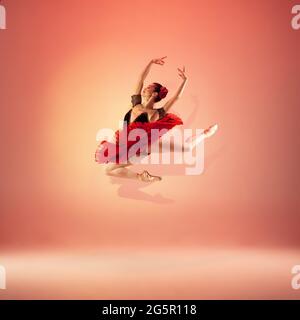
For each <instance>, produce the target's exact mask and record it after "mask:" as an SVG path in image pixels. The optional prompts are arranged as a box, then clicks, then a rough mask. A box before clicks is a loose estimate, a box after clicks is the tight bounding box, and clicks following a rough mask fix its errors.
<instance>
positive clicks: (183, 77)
mask: <svg viewBox="0 0 300 320" xmlns="http://www.w3.org/2000/svg"><path fill="white" fill-rule="evenodd" d="M177 70H178V74H179V76H180V78H181V79H183V80H187V76H186V75H185V67H184V66H183V69H182V70H180V69H179V68H177Z"/></svg>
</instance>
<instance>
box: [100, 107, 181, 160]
mask: <svg viewBox="0 0 300 320" xmlns="http://www.w3.org/2000/svg"><path fill="white" fill-rule="evenodd" d="M181 124H183V122H182V120H181V119H180V118H179V117H178V116H176V115H175V114H173V113H166V115H165V116H164V117H163V118H161V119H159V120H157V121H154V122H132V123H130V124H129V125H127V126H126V128H123V129H122V130H118V131H116V132H115V135H114V141H113V142H109V141H107V140H102V141H101V142H100V143H99V145H98V147H97V149H96V152H95V161H96V162H97V163H109V162H110V163H118V164H119V163H127V162H128V161H129V160H130V158H131V156H133V155H137V156H140V155H141V154H145V153H146V154H148V155H149V154H150V151H148V150H149V149H150V148H149V147H150V146H151V144H152V143H153V142H155V141H157V140H158V139H159V138H160V137H161V136H162V135H164V134H165V133H167V132H168V131H169V130H171V129H172V128H173V127H175V126H176V125H181ZM134 129H143V130H134ZM153 129H157V130H153ZM133 130H134V131H133ZM136 136H138V138H137V139H134V138H135V137H136ZM134 145H135V146H134Z"/></svg>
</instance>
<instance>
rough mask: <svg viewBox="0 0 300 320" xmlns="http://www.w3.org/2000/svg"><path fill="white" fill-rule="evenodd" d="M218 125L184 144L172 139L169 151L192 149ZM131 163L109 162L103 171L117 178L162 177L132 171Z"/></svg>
mask: <svg viewBox="0 0 300 320" xmlns="http://www.w3.org/2000/svg"><path fill="white" fill-rule="evenodd" d="M217 128H218V126H217V125H213V126H210V127H209V128H208V129H206V130H204V131H203V132H202V133H201V134H200V135H194V136H192V137H190V138H189V139H187V141H186V143H185V144H184V145H177V144H175V143H174V142H173V141H172V142H171V145H170V151H171V152H178V151H182V152H188V151H190V150H192V149H193V148H194V147H195V146H196V145H197V144H198V143H200V142H201V141H202V140H203V139H206V138H208V137H211V136H212V135H213V134H214V133H215V132H216V131H217ZM161 145H162V144H161V141H160V147H159V152H163V149H162V146H161ZM131 165H132V164H131V163H130V162H129V163H125V164H116V163H110V164H107V165H106V168H105V173H106V174H107V175H109V176H114V177H119V178H127V179H134V180H140V181H145V182H152V181H160V180H161V179H162V178H161V177H159V176H153V175H151V174H150V173H149V172H148V171H146V170H144V171H143V172H142V173H137V172H134V171H132V170H130V169H128V167H129V166H131Z"/></svg>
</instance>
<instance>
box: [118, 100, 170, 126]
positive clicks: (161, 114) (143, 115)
mask: <svg viewBox="0 0 300 320" xmlns="http://www.w3.org/2000/svg"><path fill="white" fill-rule="evenodd" d="M131 103H132V108H131V109H130V110H129V111H128V112H127V113H126V115H125V117H124V121H126V122H127V123H128V124H129V123H130V117H131V112H132V109H133V107H134V106H136V105H137V104H141V103H142V96H141V95H140V94H134V95H132V96H131ZM156 110H157V112H158V114H159V119H161V118H163V117H164V116H165V115H166V111H165V109H164V108H159V109H156ZM133 122H150V121H149V118H148V113H147V112H142V113H141V114H140V115H139V116H137V117H136V119H134V121H133Z"/></svg>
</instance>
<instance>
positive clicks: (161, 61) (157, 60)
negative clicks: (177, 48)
mask: <svg viewBox="0 0 300 320" xmlns="http://www.w3.org/2000/svg"><path fill="white" fill-rule="evenodd" d="M166 57H167V56H165V57H162V58H158V59H152V60H151V62H152V63H155V64H160V65H163V64H164V63H165V61H164V60H163V59H165V58H166Z"/></svg>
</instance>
